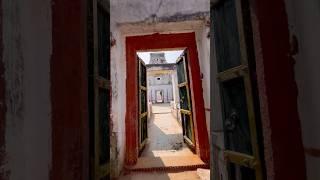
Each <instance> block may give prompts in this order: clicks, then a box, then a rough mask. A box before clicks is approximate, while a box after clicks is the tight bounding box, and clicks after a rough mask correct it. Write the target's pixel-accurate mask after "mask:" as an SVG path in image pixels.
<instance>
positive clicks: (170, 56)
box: [137, 50, 183, 64]
mask: <svg viewBox="0 0 320 180" xmlns="http://www.w3.org/2000/svg"><path fill="white" fill-rule="evenodd" d="M162 52H163V53H165V54H164V56H165V58H166V60H167V62H168V63H175V62H176V60H177V58H178V57H179V56H180V55H181V53H182V52H183V50H178V51H157V52H150V51H149V52H138V53H137V54H138V56H139V57H140V58H141V59H142V60H143V61H144V62H145V63H146V64H149V61H150V53H162Z"/></svg>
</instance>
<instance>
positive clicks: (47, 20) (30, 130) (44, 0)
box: [2, 0, 52, 180]
mask: <svg viewBox="0 0 320 180" xmlns="http://www.w3.org/2000/svg"><path fill="white" fill-rule="evenodd" d="M2 10H3V17H2V21H3V35H2V36H3V38H4V39H3V41H4V42H3V44H4V49H3V61H4V64H5V80H6V103H7V114H6V133H5V141H6V144H5V148H6V152H7V157H6V158H7V164H6V166H5V169H6V170H7V171H9V179H10V180H20V179H25V180H34V179H41V180H42V179H43V180H46V179H49V172H50V168H51V167H50V164H51V114H50V111H51V106H50V92H49V90H50V77H49V73H50V58H51V49H52V46H51V44H52V41H51V35H52V33H51V1H50V0H33V1H32V3H30V2H27V1H18V0H10V1H2Z"/></svg>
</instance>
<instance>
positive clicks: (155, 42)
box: [126, 33, 209, 165]
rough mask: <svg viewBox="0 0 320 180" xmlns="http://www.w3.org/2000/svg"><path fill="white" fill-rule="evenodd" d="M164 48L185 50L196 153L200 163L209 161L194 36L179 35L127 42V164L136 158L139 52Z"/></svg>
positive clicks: (132, 39)
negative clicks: (137, 54)
mask: <svg viewBox="0 0 320 180" xmlns="http://www.w3.org/2000/svg"><path fill="white" fill-rule="evenodd" d="M165 48H187V49H188V51H187V52H188V59H189V64H188V66H189V74H190V87H191V98H192V102H193V103H192V108H193V111H194V114H193V118H194V122H195V126H194V127H195V134H196V149H197V153H198V154H199V156H200V157H201V159H202V160H204V161H205V162H208V160H209V142H208V133H207V131H203V129H207V128H206V121H205V111H204V101H203V94H202V93H203V92H202V84H201V78H200V67H199V60H198V53H197V47H196V41H195V33H180V34H153V35H145V36H132V37H127V38H126V56H127V62H126V63H127V67H131V68H128V69H127V81H126V85H127V89H126V102H127V107H126V109H127V111H126V163H127V164H128V165H132V164H135V163H136V161H137V158H138V143H137V141H138V138H137V129H138V128H137V127H138V126H137V119H138V113H137V110H138V99H137V98H138V96H137V94H138V92H137V90H138V89H137V78H136V74H137V68H134V67H137V60H136V58H137V57H136V52H137V51H138V50H148V49H149V50H150V49H165Z"/></svg>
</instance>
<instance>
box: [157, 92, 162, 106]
mask: <svg viewBox="0 0 320 180" xmlns="http://www.w3.org/2000/svg"><path fill="white" fill-rule="evenodd" d="M162 94H163V93H162V91H156V97H157V100H156V102H157V103H163V96H162Z"/></svg>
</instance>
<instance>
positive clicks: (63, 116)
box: [50, 0, 89, 180]
mask: <svg viewBox="0 0 320 180" xmlns="http://www.w3.org/2000/svg"><path fill="white" fill-rule="evenodd" d="M52 42H53V44H52V45H53V49H52V59H51V74H50V76H51V89H50V91H51V103H52V112H51V113H52V170H51V179H52V180H81V179H82V180H86V179H88V178H89V142H88V136H89V132H88V131H89V129H88V112H87V109H88V107H87V104H88V103H87V66H86V64H87V55H86V51H87V49H86V1H85V0H80V1H65V0H52Z"/></svg>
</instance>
